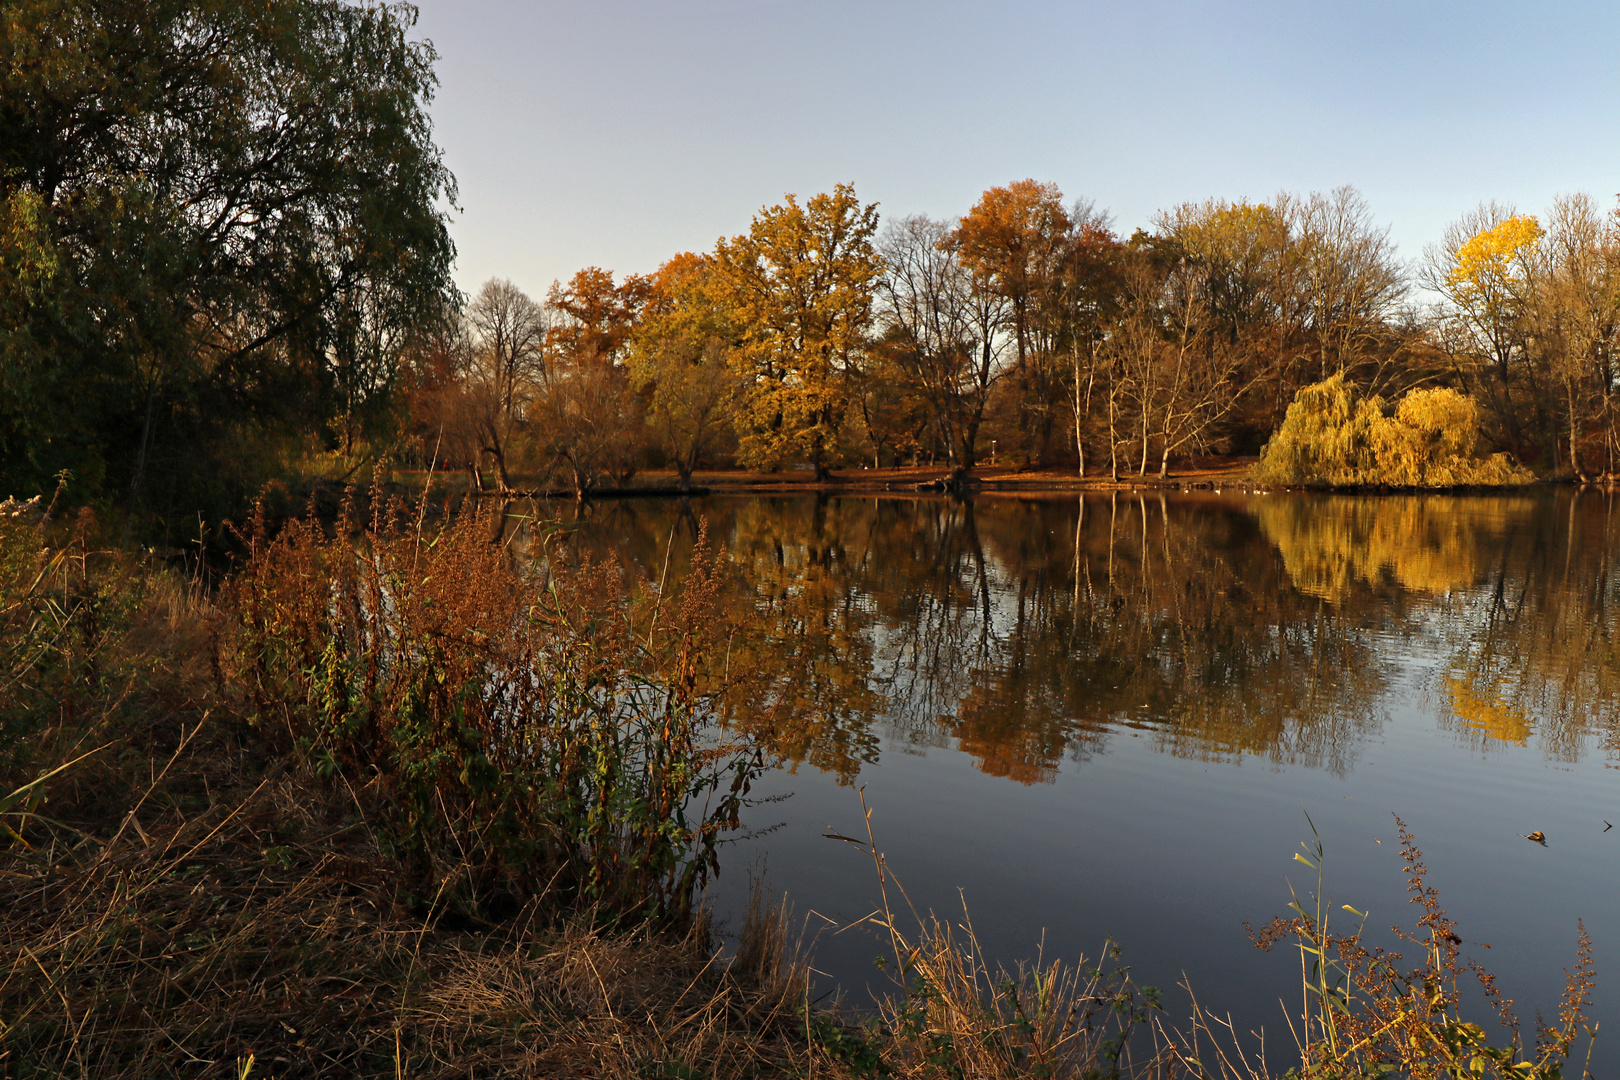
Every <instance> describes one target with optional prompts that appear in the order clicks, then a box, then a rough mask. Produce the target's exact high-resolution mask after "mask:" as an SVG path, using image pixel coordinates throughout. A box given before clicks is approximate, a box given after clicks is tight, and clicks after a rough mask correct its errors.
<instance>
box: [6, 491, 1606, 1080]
mask: <svg viewBox="0 0 1620 1080" xmlns="http://www.w3.org/2000/svg"><path fill="white" fill-rule="evenodd" d="M426 510H427V506H426V500H419V501H417V502H414V503H406V502H401V501H398V500H392V499H390V498H388V497H387V495H386V494H385V493H384V492H383V491H382V489H381V487H380V486H379V487H378V488H376V489H374V491H373V494H372V498H371V499H370V501H369V505H368V506H366V507H365V508H364V509H363V510H362V509H361V508H360V505H359V504H358V503H350V504H349V505H348V506H346V507H345V509H344V511H343V512H342V513H341V514H340V516H339V517H338V519H337V521H336V523H335V526H334V527H332V528H326V527H323V526H322V525H320V524H319V523H317V522H315V521H311V520H308V519H292V520H290V521H288V522H287V523H285V524H284V525H283V526H282V527H281V528H279V529H275V528H274V527H272V526H270V525H269V524H268V523H267V519H266V518H265V517H264V516H263V515H259V516H258V517H256V518H255V519H254V520H253V521H251V522H249V523H247V524H245V525H244V526H243V527H242V530H241V533H240V537H239V538H240V541H241V544H242V556H241V558H240V560H239V562H238V565H237V566H236V568H235V569H234V570H233V571H232V572H231V573H230V574H228V575H226V576H225V578H224V579H223V580H222V581H210V580H209V579H208V578H207V576H206V575H205V574H204V572H203V570H202V568H200V567H194V568H192V569H191V570H190V571H186V570H180V569H176V568H174V567H171V566H167V565H165V564H163V563H161V562H158V561H155V560H152V559H150V558H145V559H143V558H141V557H138V556H135V555H132V554H130V553H128V552H124V551H119V550H117V549H115V548H109V547H108V546H107V545H106V543H105V537H104V535H103V533H102V527H101V526H100V525H99V524H98V522H97V520H96V517H95V515H94V514H93V513H92V512H89V511H81V512H79V513H77V514H76V515H73V516H72V517H71V518H70V519H68V520H64V521H59V522H57V523H55V524H54V525H51V526H42V525H40V524H36V523H32V522H28V521H26V520H24V519H21V518H17V517H5V518H0V572H3V575H4V576H3V579H0V631H3V634H0V641H3V642H4V649H5V653H4V658H3V659H4V668H3V670H0V677H3V678H4V680H5V682H4V684H3V687H0V723H3V724H4V725H5V730H6V735H7V738H6V740H5V743H4V749H5V758H4V761H3V762H0V766H3V770H0V856H3V866H0V870H3V873H0V906H3V907H4V908H5V910H6V911H7V912H8V913H9V915H8V918H7V919H6V920H5V921H4V924H3V926H0V966H3V968H4V971H5V975H4V977H3V978H0V1069H3V1070H4V1073H5V1075H7V1076H17V1077H25V1076H46V1075H49V1076H79V1077H90V1076H95V1077H119V1076H130V1077H136V1076H140V1077H147V1076H177V1077H178V1076H188V1077H197V1076H201V1077H213V1076H218V1077H234V1078H237V1080H243V1078H249V1077H257V1076H266V1077H268V1076H277V1077H295V1076H379V1077H380V1076H394V1077H401V1076H424V1077H428V1076H446V1077H449V1076H460V1075H466V1074H467V1073H468V1071H469V1070H471V1071H473V1072H476V1073H478V1074H479V1075H536V1074H547V1075H601V1076H638V1077H680V1078H687V1077H698V1076H702V1077H716V1078H718V1077H742V1076H755V1077H758V1076H767V1077H768V1076H781V1077H788V1076H807V1075H817V1076H826V1077H831V1078H837V1077H857V1076H901V1077H942V1078H943V1077H965V1076H1048V1077H1086V1078H1102V1077H1110V1078H1118V1077H1142V1078H1147V1077H1166V1078H1169V1077H1189V1078H1193V1077H1196V1078H1198V1080H1205V1078H1209V1080H1264V1078H1266V1077H1270V1076H1279V1075H1282V1074H1283V1072H1284V1070H1285V1069H1288V1070H1295V1071H1296V1074H1297V1075H1301V1076H1307V1077H1322V1078H1327V1077H1344V1076H1357V1077H1369V1078H1371V1077H1378V1076H1385V1075H1391V1074H1398V1075H1404V1076H1422V1077H1442V1076H1447V1077H1457V1078H1462V1077H1475V1076H1479V1077H1503V1078H1508V1077H1512V1078H1516V1080H1554V1078H1555V1077H1558V1076H1560V1075H1562V1074H1561V1072H1560V1071H1559V1070H1560V1069H1561V1068H1563V1066H1564V1063H1565V1061H1566V1060H1568V1061H1569V1062H1570V1064H1571V1066H1572V1067H1574V1066H1576V1065H1578V1063H1579V1057H1578V1055H1579V1054H1580V1053H1583V1052H1585V1049H1586V1048H1587V1047H1588V1046H1589V1042H1590V1038H1591V1035H1592V1032H1591V1031H1590V1030H1589V1028H1591V1027H1593V1026H1595V1025H1590V1024H1589V1022H1588V1021H1587V1019H1586V1017H1585V1016H1584V1013H1583V1009H1584V1007H1585V1005H1586V1003H1587V1001H1588V999H1589V990H1590V988H1591V986H1592V983H1593V971H1592V965H1591V960H1590V947H1589V945H1588V943H1587V942H1586V938H1585V934H1584V931H1580V932H1579V934H1578V942H1577V955H1576V961H1577V962H1576V964H1575V966H1574V967H1573V968H1572V969H1571V973H1570V976H1569V982H1568V987H1567V990H1566V994H1565V1000H1564V1002H1563V1004H1562V1007H1561V1009H1560V1012H1559V1015H1558V1016H1557V1017H1556V1018H1555V1019H1553V1020H1552V1021H1550V1022H1549V1023H1548V1025H1547V1026H1546V1027H1544V1028H1538V1030H1537V1032H1535V1033H1534V1035H1533V1037H1532V1035H1531V1033H1521V1032H1520V1030H1519V1028H1518V1026H1517V1022H1516V1021H1512V1020H1511V1014H1510V1013H1508V1012H1507V1011H1506V1006H1505V1004H1504V1003H1502V1002H1501V1001H1500V999H1499V996H1495V995H1494V994H1493V984H1492V983H1491V982H1490V980H1489V977H1488V976H1486V975H1484V973H1483V972H1480V971H1476V970H1475V969H1473V968H1472V966H1471V964H1470V963H1469V962H1468V961H1467V960H1466V958H1464V957H1463V956H1462V955H1461V954H1460V952H1459V951H1458V948H1457V945H1458V942H1459V940H1460V939H1459V938H1458V936H1457V934H1456V932H1455V927H1454V925H1453V924H1452V922H1451V921H1450V920H1449V919H1448V918H1447V917H1446V916H1445V914H1444V911H1443V909H1442V908H1441V907H1440V904H1439V901H1438V898H1437V897H1436V896H1435V894H1434V892H1433V890H1432V889H1431V888H1429V887H1428V886H1427V884H1426V883H1425V880H1424V868H1423V865H1422V862H1421V855H1420V854H1419V853H1418V852H1417V849H1416V845H1415V842H1414V841H1413V839H1412V838H1411V836H1410V834H1409V833H1408V832H1406V830H1404V828H1403V829H1402V836H1403V842H1404V843H1405V845H1406V853H1407V867H1408V877H1409V882H1408V884H1409V888H1410V891H1411V895H1412V898H1413V900H1414V902H1415V903H1417V904H1418V905H1419V906H1420V907H1421V910H1422V915H1421V917H1420V918H1419V920H1418V923H1417V925H1416V927H1415V928H1413V929H1412V930H1410V931H1404V932H1401V933H1402V936H1403V938H1404V941H1403V946H1410V949H1409V952H1410V953H1411V957H1412V958H1411V959H1408V960H1407V961H1404V962H1403V961H1400V960H1399V959H1398V958H1397V957H1395V956H1393V955H1390V954H1386V953H1383V952H1380V951H1377V950H1372V949H1371V947H1370V945H1368V944H1366V943H1364V942H1363V939H1362V936H1361V932H1360V929H1359V928H1357V929H1355V930H1353V931H1351V932H1349V933H1345V932H1342V931H1341V930H1340V929H1339V928H1338V926H1339V920H1340V919H1341V918H1342V917H1343V916H1341V915H1339V914H1337V913H1330V912H1329V911H1328V910H1327V909H1326V907H1325V906H1324V903H1323V902H1321V901H1320V898H1321V897H1322V895H1323V892H1322V890H1323V888H1324V886H1323V885H1322V883H1321V882H1319V883H1318V889H1317V891H1316V894H1315V897H1316V899H1314V900H1313V899H1312V898H1296V904H1295V905H1292V907H1293V909H1294V914H1293V916H1292V917H1291V918H1290V919H1288V920H1279V921H1277V922H1274V923H1273V924H1271V925H1270V926H1268V927H1267V928H1266V929H1265V930H1263V931H1261V932H1260V933H1259V936H1258V938H1257V942H1258V943H1259V944H1261V945H1263V946H1272V945H1277V944H1286V945H1287V947H1290V948H1292V947H1298V948H1299V949H1300V950H1301V952H1300V956H1301V958H1302V969H1301V970H1302V980H1303V982H1304V985H1305V988H1306V990H1307V995H1306V1001H1307V1005H1306V1008H1305V1010H1304V1013H1303V1014H1302V1015H1300V1016H1295V1017H1293V1018H1292V1023H1293V1025H1294V1027H1295V1031H1296V1035H1297V1036H1298V1037H1299V1039H1300V1044H1299V1046H1298V1047H1297V1048H1295V1049H1289V1050H1286V1051H1283V1052H1281V1053H1280V1054H1279V1052H1278V1051H1277V1050H1276V1048H1275V1047H1274V1048H1273V1052H1272V1060H1271V1061H1269V1062H1261V1061H1257V1060H1255V1059H1253V1058H1252V1057H1244V1056H1242V1055H1243V1054H1244V1053H1245V1052H1246V1049H1245V1048H1244V1047H1243V1046H1242V1044H1241V1042H1240V1040H1238V1039H1237V1037H1236V1033H1234V1032H1232V1031H1230V1030H1225V1029H1223V1027H1222V1025H1221V1022H1220V1021H1219V1020H1218V1019H1217V1016H1218V1015H1219V1007H1218V997H1219V994H1220V993H1221V992H1222V988H1220V987H1198V988H1191V987H1188V988H1183V989H1184V990H1185V992H1186V993H1185V995H1183V994H1182V993H1179V992H1177V993H1170V994H1166V993H1161V991H1159V990H1158V989H1155V988H1153V987H1147V986H1139V985H1137V984H1136V983H1135V982H1133V981H1132V979H1131V977H1130V973H1129V969H1128V968H1126V967H1125V966H1123V965H1122V964H1121V962H1120V959H1121V958H1120V957H1118V956H1117V954H1115V953H1114V952H1112V951H1111V950H1109V949H1106V948H1105V950H1104V953H1103V956H1102V957H1101V961H1102V962H1100V963H1096V962H1091V963H1088V962H1086V961H1084V960H1083V959H1082V958H1072V959H1071V960H1070V961H1069V962H1059V961H1057V960H1053V959H1050V958H1040V957H1037V958H1036V959H1035V960H1034V961H1033V962H1030V963H1025V964H1024V965H1022V966H1015V967H1013V968H1012V969H1010V970H1000V969H997V968H995V967H993V966H992V964H991V962H990V961H989V960H987V959H986V958H985V957H984V956H983V953H982V951H981V949H980V947H979V945H978V943H977V941H976V940H975V939H974V936H973V930H972V922H971V918H970V917H968V916H967V915H966V914H964V917H963V918H961V919H955V918H939V917H936V916H934V915H933V914H931V913H918V912H915V911H913V910H911V908H910V904H909V901H908V900H907V899H906V898H905V895H904V891H903V889H902V888H901V887H900V886H899V883H898V882H897V881H896V880H895V879H894V877H893V874H892V872H891V871H890V870H889V868H888V864H887V860H886V859H885V858H884V856H883V854H882V852H881V850H880V848H879V844H878V841H877V839H876V837H875V836H874V835H873V833H872V832H870V831H869V832H868V835H867V836H865V837H854V838H847V837H846V838H843V839H846V840H849V841H850V842H851V843H854V844H856V845H857V846H859V847H861V848H862V849H863V850H864V851H865V852H866V853H867V854H868V855H869V856H870V858H871V860H872V865H873V872H874V875H875V877H876V880H877V882H878V885H879V889H880V892H881V895H882V896H883V898H884V899H883V903H882V906H881V909H880V912H879V913H878V914H877V915H874V916H873V917H872V918H871V920H870V922H871V924H872V925H871V929H872V930H873V931H874V933H875V939H874V952H876V953H878V954H879V955H880V956H887V957H888V961H889V970H890V974H891V975H892V976H893V977H894V990H893V993H892V994H891V995H890V996H888V997H886V998H883V999H881V1000H878V1001H876V1002H873V1003H870V1004H868V1003H863V1002H853V1001H842V1002H839V1001H833V1002H828V1001H825V1000H820V999H817V1000H812V999H811V996H810V989H809V987H810V982H809V980H810V964H811V963H812V961H813V942H811V943H805V942H803V941H802V940H801V939H800V938H798V937H797V935H796V934H795V932H794V927H793V925H792V922H793V921H792V917H791V912H790V910H789V909H788V908H787V906H786V904H785V902H782V901H776V900H773V899H772V898H771V897H770V896H769V893H768V890H766V889H765V888H763V887H761V886H760V885H759V883H756V889H755V893H754V898H753V902H752V904H751V906H750V910H749V912H748V914H747V917H746V919H745V920H744V922H743V925H742V926H741V927H739V928H737V932H736V935H735V937H734V938H730V939H727V938H726V937H724V936H722V935H721V934H720V932H719V928H717V927H715V926H714V925H712V923H711V922H710V920H709V916H708V914H707V913H706V911H705V910H704V908H703V907H702V905H701V903H700V902H699V901H700V898H701V885H702V882H703V880H704V878H705V877H706V876H707V875H708V874H710V873H712V872H714V871H716V870H718V869H719V865H720V863H719V858H720V856H719V851H720V844H721V843H722V842H723V840H724V837H725V836H726V835H727V834H728V833H730V832H732V831H734V830H735V829H737V828H738V827H739V826H740V824H741V821H740V818H739V814H740V812H741V811H742V810H743V809H744V808H745V807H746V806H747V797H748V789H749V782H748V781H749V777H750V775H752V774H753V773H754V772H755V771H757V770H758V769H759V768H764V767H768V765H769V755H768V752H767V751H766V750H765V748H764V744H762V743H760V742H759V741H757V739H755V738H754V737H752V736H750V735H749V729H748V728H747V726H746V725H745V724H743V723H742V719H743V716H742V714H740V713H738V712H736V711H734V710H733V704H734V703H733V700H732V699H731V698H729V697H728V691H730V690H741V692H742V696H743V697H744V698H747V699H748V700H750V701H751V702H755V701H757V700H758V699H757V695H756V694H755V693H754V691H755V689H756V687H754V686H753V685H752V684H750V683H748V681H747V680H748V678H749V676H748V675H743V676H734V675H732V674H731V673H730V672H729V670H727V669H725V668H723V667H719V666H717V665H716V659H717V657H718V655H719V653H720V650H721V647H722V646H723V645H724V644H725V643H727V642H735V641H736V640H737V638H736V635H738V634H740V633H742V632H743V630H742V628H741V627H740V625H739V623H738V621H737V619H736V618H735V613H732V612H728V611H726V610H724V607H723V605H722V604H720V602H719V594H718V591H717V590H716V588H715V581H716V579H715V573H716V571H715V570H714V569H713V566H714V564H713V563H712V562H706V561H705V559H704V558H703V557H702V556H700V557H698V558H697V559H695V560H694V561H693V567H694V569H693V570H692V571H691V572H690V573H689V574H687V575H686V578H685V580H684V581H681V582H679V583H678V584H677V585H676V586H675V587H673V588H671V589H669V590H668V592H667V593H665V592H664V591H662V590H655V589H652V588H650V587H649V586H650V583H648V582H637V581H635V580H632V579H630V578H629V577H627V576H625V575H624V574H623V573H622V572H621V571H620V570H619V568H618V567H617V566H614V565H610V564H602V563H594V562H592V561H590V560H589V559H586V558H580V559H570V558H568V557H567V556H566V554H565V552H564V550H563V549H562V548H560V547H557V548H544V547H542V549H541V550H539V551H532V552H530V558H529V560H528V562H527V563H526V564H525V565H524V566H523V567H519V566H518V564H516V563H515V562H513V561H512V560H511V559H509V558H508V553H507V551H506V550H505V548H504V547H503V546H502V545H492V544H490V543H489V542H488V541H489V536H490V531H491V521H490V514H491V512H492V509H491V507H490V506H489V504H487V503H484V502H482V501H478V500H473V501H468V502H466V503H464V505H463V508H462V509H461V511H459V512H458V513H456V514H454V515H453V516H452V517H450V518H448V519H441V520H437V521H434V520H430V519H429V517H428V515H427V513H426ZM47 530H49V531H47ZM541 535H542V537H543V536H544V531H543V530H542V533H541ZM543 543H544V541H543V540H542V544H543ZM701 548H702V544H701V543H700V549H701ZM519 673H528V674H523V675H521V677H518V678H517V680H516V681H513V677H514V675H517V674H519ZM532 675H540V676H542V677H541V678H539V679H534V678H532V677H531V676H532ZM738 679H740V680H741V682H740V683H739V682H737V681H735V680H738ZM756 707H763V708H768V704H762V705H758V706H756ZM868 820H869V821H870V820H871V818H870V816H869V818H868ZM1301 858H1304V859H1305V860H1306V861H1308V862H1309V864H1310V865H1311V866H1312V867H1313V868H1317V869H1318V870H1319V872H1322V871H1321V867H1322V866H1323V862H1324V851H1323V849H1322V846H1321V844H1320V843H1319V842H1318V843H1317V844H1316V845H1314V846H1308V847H1307V849H1306V854H1305V855H1304V856H1301ZM1330 920H1332V922H1333V924H1334V927H1333V928H1332V929H1330ZM1313 957H1314V958H1315V959H1312V958H1313ZM1413 965H1415V966H1413ZM1476 976H1477V977H1478V983H1479V985H1480V986H1482V987H1483V988H1484V989H1485V991H1486V994H1487V997H1488V999H1489V1001H1490V1002H1491V1003H1492V1004H1495V1005H1496V1006H1497V1007H1498V1009H1499V1011H1500V1014H1501V1015H1500V1016H1499V1019H1500V1020H1501V1021H1502V1026H1500V1027H1497V1028H1495V1029H1494V1031H1491V1032H1487V1029H1486V1028H1485V1027H1482V1026H1480V1025H1479V1024H1478V1023H1476V1022H1474V1021H1473V1020H1470V1019H1467V1018H1465V1016H1464V1012H1463V1005H1464V1003H1465V1002H1466V1001H1468V1000H1471V999H1469V998H1468V997H1467V995H1466V993H1465V991H1466V989H1467V987H1468V986H1469V985H1471V984H1472V983H1473V982H1474V981H1475V977H1476ZM1195 990H1196V991H1197V993H1198V994H1199V995H1202V996H1198V997H1195V996H1192V995H1193V991H1195ZM1210 995H1214V1000H1212V999H1211V997H1210ZM1313 1003H1314V1004H1313ZM1172 1009H1174V1010H1176V1012H1175V1013H1174V1014H1172V1012H1171V1010H1172ZM1279 1057H1281V1058H1282V1059H1284V1060H1278V1059H1279Z"/></svg>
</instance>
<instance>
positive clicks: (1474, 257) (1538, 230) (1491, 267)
mask: <svg viewBox="0 0 1620 1080" xmlns="http://www.w3.org/2000/svg"><path fill="white" fill-rule="evenodd" d="M1545 235H1546V232H1545V231H1544V230H1543V229H1542V227H1541V225H1540V223H1539V222H1537V221H1536V219H1535V218H1533V217H1531V216H1530V215H1528V214H1515V215H1513V216H1512V217H1508V218H1505V219H1503V220H1502V221H1500V222H1498V223H1497V224H1495V225H1492V226H1491V227H1490V228H1487V229H1481V230H1480V231H1479V232H1478V233H1476V234H1475V235H1474V236H1472V237H1470V238H1469V240H1468V242H1467V243H1465V244H1463V245H1462V246H1461V247H1460V248H1458V249H1457V264H1456V265H1455V266H1454V267H1452V268H1451V272H1450V273H1449V274H1447V275H1446V280H1447V282H1448V283H1449V284H1450V285H1452V286H1454V287H1455V288H1456V289H1457V290H1458V292H1459V295H1461V296H1470V297H1471V296H1479V297H1481V298H1482V299H1483V298H1487V296H1488V294H1490V293H1491V292H1492V291H1493V289H1494V290H1496V291H1500V290H1501V288H1502V286H1503V285H1505V284H1508V283H1517V282H1516V279H1518V278H1521V277H1522V275H1523V269H1522V266H1523V261H1524V258H1525V256H1527V255H1529V254H1532V253H1533V252H1534V250H1535V246H1536V244H1537V243H1539V242H1540V240H1541V238H1542V237H1543V236H1545Z"/></svg>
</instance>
